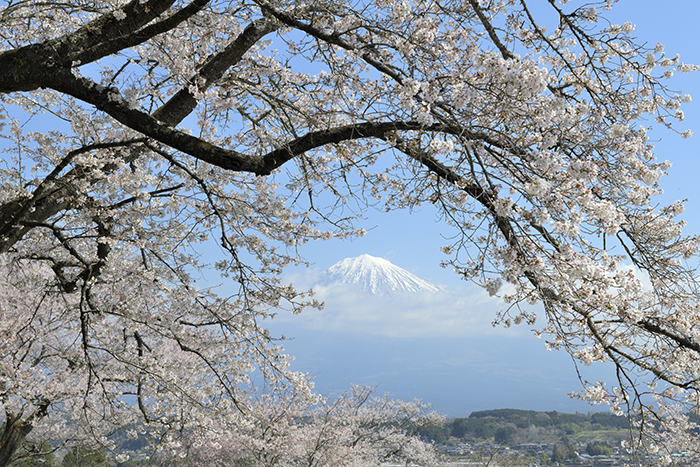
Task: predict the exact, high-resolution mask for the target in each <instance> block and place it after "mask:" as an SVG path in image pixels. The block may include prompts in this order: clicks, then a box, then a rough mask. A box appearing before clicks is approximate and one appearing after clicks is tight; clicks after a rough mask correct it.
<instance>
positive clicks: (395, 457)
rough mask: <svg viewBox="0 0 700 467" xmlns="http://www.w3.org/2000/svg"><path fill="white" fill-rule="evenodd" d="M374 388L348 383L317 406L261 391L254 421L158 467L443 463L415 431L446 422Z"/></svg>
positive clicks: (165, 459) (183, 449)
mask: <svg viewBox="0 0 700 467" xmlns="http://www.w3.org/2000/svg"><path fill="white" fill-rule="evenodd" d="M373 392H374V390H373V389H372V388H360V387H353V388H352V389H351V390H350V391H349V392H348V393H347V394H344V395H342V396H340V397H339V398H338V399H337V400H335V401H334V402H332V403H330V402H328V401H325V400H324V401H321V402H320V403H318V404H316V405H315V406H313V407H312V406H309V405H308V402H307V401H305V400H303V399H300V398H298V397H297V396H296V395H294V394H284V395H282V396H281V397H275V398H270V397H262V398H261V399H260V400H257V401H256V403H255V404H254V408H255V410H254V411H253V412H254V413H255V414H256V415H255V417H254V420H253V423H251V424H249V425H247V426H245V427H237V429H236V430H234V431H231V432H228V433H222V434H221V435H220V436H218V437H217V438H215V439H211V440H209V441H208V442H203V441H200V440H197V441H195V442H194V443H192V444H187V443H183V445H182V446H181V448H180V449H179V451H175V453H176V454H177V455H176V456H175V457H174V458H172V459H169V458H168V457H167V453H165V454H164V455H163V458H162V459H159V460H160V461H161V462H160V464H161V465H166V466H168V465H173V466H178V465H183V461H182V460H181V457H180V456H181V455H183V454H186V457H187V459H188V463H187V464H186V465H191V466H192V467H199V466H201V467H209V466H222V467H223V466H229V465H250V466H259V467H285V466H306V467H326V466H339V467H345V466H348V467H349V466H356V467H364V466H366V467H375V466H376V465H378V463H379V462H381V463H389V464H393V465H396V464H399V465H421V466H425V467H430V466H436V465H444V464H443V463H442V459H441V458H440V457H439V456H438V454H437V452H436V451H435V449H434V447H433V445H432V444H430V443H426V442H424V441H421V440H420V439H419V438H418V437H417V436H416V434H417V433H418V431H419V430H421V429H423V428H426V427H429V426H435V425H437V424H441V423H442V422H444V420H443V418H442V417H441V416H440V415H438V414H436V413H435V412H431V411H430V410H429V408H428V407H427V406H426V405H425V404H422V403H420V402H400V401H392V400H389V399H387V398H386V397H376V396H373Z"/></svg>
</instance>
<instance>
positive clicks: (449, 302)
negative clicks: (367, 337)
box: [275, 284, 530, 337]
mask: <svg viewBox="0 0 700 467" xmlns="http://www.w3.org/2000/svg"><path fill="white" fill-rule="evenodd" d="M314 290H315V293H316V295H315V297H314V298H316V299H318V300H321V301H323V302H324V303H325V308H324V309H323V310H315V309H307V310H305V311H304V312H303V313H301V314H300V315H298V316H293V315H291V314H289V313H280V314H279V315H278V316H277V317H276V318H275V320H276V321H277V323H278V324H283V323H284V324H287V323H288V324H292V325H298V326H302V327H304V328H306V329H313V330H327V331H334V332H335V331H343V332H353V333H363V334H372V335H381V336H386V337H466V336H483V335H484V334H489V335H503V336H506V335H523V334H529V332H530V329H529V327H527V326H526V325H522V326H514V327H512V328H509V329H506V328H504V327H502V326H498V327H495V328H494V327H493V326H492V325H491V323H492V322H493V320H494V319H495V317H496V314H497V313H498V312H499V311H501V310H503V309H505V307H506V306H507V305H505V304H504V303H503V301H501V300H500V299H498V298H497V297H490V296H489V295H488V293H487V292H486V291H484V290H483V289H481V288H479V287H477V286H473V285H472V286H469V287H468V288H467V289H466V290H455V291H441V292H437V293H431V292H405V293H396V294H392V295H372V294H368V293H363V292H361V291H358V289H357V288H355V287H353V286H351V285H340V284H334V285H331V286H316V287H314Z"/></svg>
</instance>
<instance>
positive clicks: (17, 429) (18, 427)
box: [0, 401, 49, 467]
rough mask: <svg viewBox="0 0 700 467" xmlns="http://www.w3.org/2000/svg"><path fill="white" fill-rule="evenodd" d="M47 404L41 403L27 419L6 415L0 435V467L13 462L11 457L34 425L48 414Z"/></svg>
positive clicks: (45, 402) (46, 402)
mask: <svg viewBox="0 0 700 467" xmlns="http://www.w3.org/2000/svg"><path fill="white" fill-rule="evenodd" d="M48 408H49V402H48V401H41V402H40V403H39V404H38V407H37V409H36V412H34V413H33V414H32V415H31V416H30V417H28V418H27V419H24V420H23V419H22V417H18V416H15V415H14V414H11V413H6V415H5V424H4V425H3V426H2V428H1V430H2V433H0V467H5V466H7V465H9V464H10V463H11V462H12V461H13V456H14V454H15V453H16V452H17V450H18V449H19V448H20V446H21V445H22V443H23V442H24V439H25V438H26V437H27V435H28V434H29V433H30V432H31V431H32V427H33V425H34V423H36V422H37V421H39V420H40V419H42V418H44V417H45V416H46V415H47V414H48Z"/></svg>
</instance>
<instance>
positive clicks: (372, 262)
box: [321, 255, 443, 295]
mask: <svg viewBox="0 0 700 467" xmlns="http://www.w3.org/2000/svg"><path fill="white" fill-rule="evenodd" d="M333 284H354V285H356V286H359V287H360V288H361V289H362V290H363V291H364V292H367V293H371V294H375V295H380V294H381V295H384V294H394V293H400V292H439V291H441V290H443V289H442V288H440V287H438V286H437V285H435V284H433V283H431V282H429V281H427V280H425V279H421V278H420V277H418V276H416V275H414V274H411V273H410V272H408V271H406V270H405V269H402V268H400V267H398V266H395V265H394V264H392V263H390V262H389V261H387V260H385V259H383V258H376V257H374V256H370V255H361V256H358V257H356V258H346V259H344V260H342V261H340V262H338V263H336V264H334V265H333V266H331V267H330V268H328V269H327V270H326V271H325V272H324V273H323V274H322V275H321V285H325V286H329V285H333Z"/></svg>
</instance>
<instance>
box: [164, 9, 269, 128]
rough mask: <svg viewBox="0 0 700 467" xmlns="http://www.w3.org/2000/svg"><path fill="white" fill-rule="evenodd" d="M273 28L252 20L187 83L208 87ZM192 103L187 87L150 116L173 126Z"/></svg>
mask: <svg viewBox="0 0 700 467" xmlns="http://www.w3.org/2000/svg"><path fill="white" fill-rule="evenodd" d="M275 29H276V26H274V25H273V24H272V23H271V22H270V21H268V20H266V19H261V20H257V21H254V22H253V23H251V24H250V25H249V26H248V27H247V28H245V30H244V31H243V32H242V33H241V34H240V35H239V36H238V37H237V38H236V40H235V41H233V42H231V43H230V44H229V45H228V46H227V47H226V48H225V49H224V50H222V51H221V52H219V53H217V54H216V55H215V56H214V57H212V58H211V59H210V60H209V61H207V63H205V64H204V65H203V66H202V68H201V69H200V70H199V73H198V74H197V76H195V77H193V78H192V79H190V84H194V85H198V86H200V89H207V88H209V87H210V86H211V85H212V84H213V83H214V82H215V81H216V80H218V79H220V78H221V77H222V76H223V74H224V73H225V72H226V70H227V69H229V68H230V67H231V66H233V65H235V64H236V63H238V62H239V61H240V60H241V58H243V55H244V54H245V53H246V52H247V51H248V50H249V49H250V48H251V47H252V46H253V45H255V43H256V42H258V41H259V40H260V39H261V38H262V37H263V36H265V35H267V34H269V33H271V32H272V31H274V30H275ZM196 106H197V99H196V98H195V97H194V96H193V95H192V93H191V92H190V91H189V89H188V87H185V88H183V89H181V90H180V91H179V92H178V93H177V94H175V95H174V96H173V97H172V98H171V99H170V100H169V101H168V102H166V103H165V104H164V105H163V106H161V107H160V108H159V109H158V110H156V111H155V112H154V113H153V117H154V118H155V119H157V120H160V121H162V122H164V123H166V124H168V125H173V126H175V125H177V124H178V123H180V122H181V121H182V120H183V119H184V118H185V117H186V116H187V115H189V114H190V113H191V112H192V111H193V110H194V108H195V107H196Z"/></svg>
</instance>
